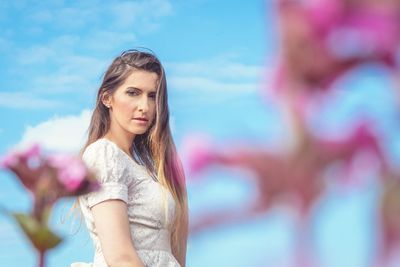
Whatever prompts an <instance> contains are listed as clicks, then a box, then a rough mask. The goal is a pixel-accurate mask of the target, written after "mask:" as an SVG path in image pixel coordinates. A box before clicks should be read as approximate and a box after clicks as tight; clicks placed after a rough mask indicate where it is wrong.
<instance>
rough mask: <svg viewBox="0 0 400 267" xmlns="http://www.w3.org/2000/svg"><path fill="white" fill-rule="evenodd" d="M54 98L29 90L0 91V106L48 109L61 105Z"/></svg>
mask: <svg viewBox="0 0 400 267" xmlns="http://www.w3.org/2000/svg"><path fill="white" fill-rule="evenodd" d="M63 105H64V104H62V103H61V102H59V101H56V100H50V99H45V98H44V97H39V96H36V95H33V94H32V93H29V92H0V107H2V108H14V109H48V108H54V107H61V106H63Z"/></svg>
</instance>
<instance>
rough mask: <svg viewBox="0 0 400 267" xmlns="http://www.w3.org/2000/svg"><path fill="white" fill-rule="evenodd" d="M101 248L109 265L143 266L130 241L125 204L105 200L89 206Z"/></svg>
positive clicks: (119, 201) (111, 266) (119, 266)
mask: <svg viewBox="0 0 400 267" xmlns="http://www.w3.org/2000/svg"><path fill="white" fill-rule="evenodd" d="M91 211H92V214H93V218H94V224H95V227H96V231H97V235H98V237H99V240H100V244H101V249H102V252H103V255H104V258H105V260H106V262H107V264H108V265H109V266H110V267H114V266H115V267H144V264H143V263H142V262H141V260H140V258H139V256H138V254H137V252H136V250H135V248H134V246H133V242H132V238H131V232H130V227H129V220H128V212H127V205H126V203H125V202H123V201H121V200H106V201H103V202H100V203H99V204H96V205H95V206H93V207H92V208H91Z"/></svg>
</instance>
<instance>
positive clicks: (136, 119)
mask: <svg viewBox="0 0 400 267" xmlns="http://www.w3.org/2000/svg"><path fill="white" fill-rule="evenodd" d="M133 120H134V121H135V122H137V123H138V124H142V125H146V124H147V122H148V121H149V120H148V119H142V118H134V119H133Z"/></svg>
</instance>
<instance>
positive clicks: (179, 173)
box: [81, 49, 188, 266]
mask: <svg viewBox="0 0 400 267" xmlns="http://www.w3.org/2000/svg"><path fill="white" fill-rule="evenodd" d="M135 70H144V71H149V72H153V73H156V74H157V75H158V79H159V81H158V88H157V94H156V118H155V120H154V121H153V123H152V125H151V126H150V127H149V129H148V130H147V131H146V132H145V133H144V134H142V135H137V136H136V137H135V138H134V141H133V144H132V146H131V154H132V156H133V157H134V159H135V160H137V161H138V162H139V163H140V164H142V165H144V166H145V167H146V169H147V170H148V171H149V173H150V174H152V175H153V177H156V179H157V180H158V181H159V182H160V183H161V184H162V185H163V186H164V187H165V188H167V189H168V190H169V191H170V192H171V194H172V196H173V197H174V199H175V201H176V203H177V204H178V205H177V209H176V213H175V219H174V222H173V224H172V229H171V230H172V237H171V243H172V251H173V253H174V254H175V256H176V257H177V259H178V261H179V262H180V263H181V265H182V266H184V265H185V257H186V242H187V236H188V205H187V193H186V186H185V175H184V172H183V168H182V165H181V162H180V160H179V157H178V154H177V151H176V147H175V144H174V141H173V138H172V134H171V130H170V126H169V108H168V96H167V81H166V78H165V71H164V68H163V66H162V65H161V63H160V61H159V60H158V59H157V57H156V56H155V55H154V53H152V52H150V51H140V50H136V49H132V50H127V51H125V52H123V53H122V54H121V55H120V56H118V57H116V58H115V59H114V61H113V62H112V63H111V65H110V66H109V67H108V69H107V71H106V72H105V74H104V78H103V81H102V83H101V85H100V88H99V90H98V93H97V99H96V106H95V108H94V111H93V114H92V118H91V121H90V125H89V130H88V139H87V142H86V144H85V145H84V147H83V149H82V151H81V153H82V152H83V151H84V150H85V149H86V147H87V146H89V145H90V144H92V143H93V142H95V141H96V140H98V139H100V138H102V137H104V135H105V134H106V133H107V132H108V130H109V128H110V114H109V110H108V108H106V107H105V106H104V104H103V102H102V98H103V96H104V95H105V94H113V92H114V91H115V90H116V89H117V88H118V87H119V86H121V85H122V84H123V83H124V81H125V80H126V78H127V77H128V76H129V75H130V74H131V73H132V72H133V71H135Z"/></svg>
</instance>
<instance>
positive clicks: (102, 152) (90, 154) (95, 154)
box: [82, 138, 118, 160]
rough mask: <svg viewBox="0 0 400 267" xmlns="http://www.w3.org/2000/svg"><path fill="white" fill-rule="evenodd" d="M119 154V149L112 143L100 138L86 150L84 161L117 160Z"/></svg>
mask: <svg viewBox="0 0 400 267" xmlns="http://www.w3.org/2000/svg"><path fill="white" fill-rule="evenodd" d="M117 152H118V151H117V149H116V148H115V146H114V145H113V144H112V143H111V142H110V141H107V140H106V139H105V138H100V139H97V140H96V141H94V142H93V143H91V144H90V145H88V146H87V147H86V148H85V150H84V152H83V154H82V159H83V160H90V159H93V158H115V156H116V155H117Z"/></svg>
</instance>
